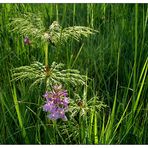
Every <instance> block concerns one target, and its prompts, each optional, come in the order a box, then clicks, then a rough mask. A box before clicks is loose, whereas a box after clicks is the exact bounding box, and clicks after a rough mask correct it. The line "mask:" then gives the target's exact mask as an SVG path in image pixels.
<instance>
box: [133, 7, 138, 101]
mask: <svg viewBox="0 0 148 148" xmlns="http://www.w3.org/2000/svg"><path fill="white" fill-rule="evenodd" d="M137 31H138V4H136V5H135V56H134V79H133V90H134V92H133V93H134V100H135V91H136V83H137V79H136V78H137V75H136V74H137V46H138V44H137V41H138V32H137Z"/></svg>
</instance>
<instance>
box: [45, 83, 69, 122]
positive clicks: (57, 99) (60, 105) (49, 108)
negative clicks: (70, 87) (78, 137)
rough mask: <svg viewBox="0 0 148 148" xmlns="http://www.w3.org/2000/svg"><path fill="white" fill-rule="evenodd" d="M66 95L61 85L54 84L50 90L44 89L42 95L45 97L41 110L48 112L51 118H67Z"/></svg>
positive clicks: (67, 100) (67, 101)
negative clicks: (44, 91)
mask: <svg viewBox="0 0 148 148" xmlns="http://www.w3.org/2000/svg"><path fill="white" fill-rule="evenodd" d="M67 95H68V93H67V91H66V90H63V89H62V86H61V85H60V86H58V85H55V86H54V87H53V88H52V91H50V92H48V91H46V93H45V94H44V95H43V97H44V98H45V99H46V104H45V105H44V106H43V110H44V111H46V112H48V113H49V115H48V118H50V119H51V120H57V119H59V118H61V119H63V120H64V121H66V120H67V117H66V116H65V112H66V111H67V110H68V103H69V99H68V97H67Z"/></svg>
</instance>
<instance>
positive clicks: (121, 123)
mask: <svg viewBox="0 0 148 148" xmlns="http://www.w3.org/2000/svg"><path fill="white" fill-rule="evenodd" d="M26 12H33V13H36V12H40V13H41V16H42V19H43V20H44V23H45V26H46V27H48V26H49V25H51V23H52V22H53V21H55V20H57V21H58V22H59V24H61V26H63V28H64V27H68V26H74V25H77V26H79V25H80V26H87V27H91V28H93V29H95V30H98V32H97V33H95V34H94V35H90V36H89V37H88V38H87V39H86V38H82V39H81V40H80V41H79V42H76V41H74V40H68V41H67V42H66V43H65V44H64V45H58V47H57V48H55V47H54V46H49V47H48V52H47V53H46V55H47V54H48V57H47V56H46V60H45V57H44V56H45V55H44V47H45V45H44V46H43V44H42V43H41V42H37V44H36V45H31V46H26V45H24V43H23V37H21V36H20V35H19V34H18V33H17V32H12V28H11V26H9V23H10V21H11V19H12V18H14V17H17V16H19V15H20V14H22V13H26ZM147 19H148V5H147V4H1V5H0V69H1V70H0V120H1V122H0V131H1V134H0V144H28V143H30V144H148V132H147V131H148V101H147V99H148V94H147V92H148V77H147V70H148V52H147V51H148V50H147V49H148V39H147V37H146V35H147V33H148V26H147ZM45 48H46V49H47V47H45ZM35 60H37V61H39V62H44V63H45V62H46V64H47V63H49V64H51V63H52V62H53V61H56V62H57V63H60V62H61V63H64V64H65V67H66V68H75V69H78V70H80V72H81V73H82V74H84V75H87V76H88V77H89V78H90V79H88V80H87V85H88V87H87V86H84V87H76V88H73V87H71V85H66V86H65V87H66V89H67V90H68V92H69V95H70V97H71V99H73V103H74V104H75V107H76V108H77V109H78V110H77V113H76V114H77V115H76V116H75V117H72V116H71V112H68V113H67V117H68V121H61V120H58V121H57V122H52V121H50V120H49V119H48V118H47V117H46V113H45V112H43V110H42V105H43V104H44V99H43V97H42V95H43V94H44V90H45V88H43V87H41V86H38V87H35V88H33V89H29V86H30V85H31V81H17V82H15V83H14V84H13V83H12V82H11V79H12V77H11V74H12V71H11V70H12V69H13V68H15V67H20V66H23V65H30V64H31V63H32V62H33V61H35ZM73 92H74V93H79V95H80V96H81V97H80V98H81V99H82V100H83V102H84V103H86V106H88V108H90V110H89V111H88V112H85V113H84V114H82V113H83V107H82V108H81V107H79V106H78V105H77V103H76V102H77V101H76V97H75V96H73ZM91 98H92V99H91ZM98 101H103V102H104V104H106V105H107V107H105V108H103V109H101V110H100V111H99V110H98V109H97V107H96V106H97V105H98ZM89 103H90V104H91V105H90V104H89ZM74 104H73V105H74Z"/></svg>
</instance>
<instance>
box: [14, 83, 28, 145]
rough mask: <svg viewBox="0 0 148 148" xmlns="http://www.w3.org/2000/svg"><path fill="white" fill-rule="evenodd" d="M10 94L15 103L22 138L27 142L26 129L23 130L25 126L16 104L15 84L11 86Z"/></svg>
mask: <svg viewBox="0 0 148 148" xmlns="http://www.w3.org/2000/svg"><path fill="white" fill-rule="evenodd" d="M12 94H13V101H14V105H15V109H16V113H17V117H18V121H19V125H20V128H21V130H22V136H23V138H24V139H25V143H26V144H29V143H30V142H29V139H28V137H27V134H26V130H25V128H24V125H23V121H22V117H21V112H20V109H19V104H18V100H17V95H16V89H15V86H13V91H12Z"/></svg>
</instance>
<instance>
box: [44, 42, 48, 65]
mask: <svg viewBox="0 0 148 148" xmlns="http://www.w3.org/2000/svg"><path fill="white" fill-rule="evenodd" d="M44 50H45V66H46V67H48V42H46V43H45V46H44Z"/></svg>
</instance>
